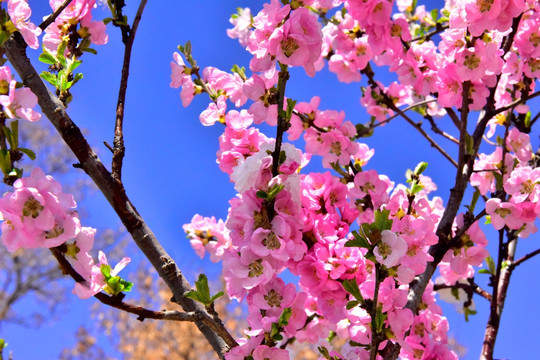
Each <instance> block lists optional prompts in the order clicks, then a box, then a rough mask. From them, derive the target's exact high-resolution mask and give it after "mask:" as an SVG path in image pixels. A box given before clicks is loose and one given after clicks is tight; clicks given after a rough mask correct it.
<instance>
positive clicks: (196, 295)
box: [184, 290, 204, 304]
mask: <svg viewBox="0 0 540 360" xmlns="http://www.w3.org/2000/svg"><path fill="white" fill-rule="evenodd" d="M184 296H185V297H187V298H190V299H193V300H195V301H198V302H200V303H203V304H204V300H203V299H201V297H200V295H199V293H198V292H197V291H195V290H191V291H188V292H187V293H185V294H184Z"/></svg>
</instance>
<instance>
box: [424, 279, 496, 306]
mask: <svg viewBox="0 0 540 360" xmlns="http://www.w3.org/2000/svg"><path fill="white" fill-rule="evenodd" d="M471 280H472V279H471ZM453 288H457V289H463V290H465V291H472V292H473V293H475V294H476V295H480V296H481V297H483V298H484V299H486V300H487V301H490V302H491V294H490V293H488V292H487V291H486V290H484V289H482V288H481V287H480V286H478V285H477V284H476V283H474V281H473V282H472V284H471V283H469V284H462V283H456V284H454V285H446V284H435V285H434V286H433V290H435V291H437V290H442V289H453Z"/></svg>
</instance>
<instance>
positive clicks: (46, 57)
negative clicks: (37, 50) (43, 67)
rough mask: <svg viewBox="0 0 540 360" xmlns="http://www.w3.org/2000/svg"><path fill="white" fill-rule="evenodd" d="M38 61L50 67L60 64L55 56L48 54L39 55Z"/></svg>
mask: <svg viewBox="0 0 540 360" xmlns="http://www.w3.org/2000/svg"><path fill="white" fill-rule="evenodd" d="M38 60H39V61H41V62H42V63H45V64H49V65H54V64H56V63H57V62H58V60H57V59H56V58H55V57H54V55H53V54H51V53H48V52H47V53H42V54H41V55H39V58H38Z"/></svg>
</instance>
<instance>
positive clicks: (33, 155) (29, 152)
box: [17, 148, 36, 160]
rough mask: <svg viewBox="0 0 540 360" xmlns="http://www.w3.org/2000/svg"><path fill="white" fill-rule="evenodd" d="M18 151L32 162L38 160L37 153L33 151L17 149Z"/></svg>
mask: <svg viewBox="0 0 540 360" xmlns="http://www.w3.org/2000/svg"><path fill="white" fill-rule="evenodd" d="M17 150H19V151H20V152H22V153H23V154H25V155H26V156H28V157H29V158H30V160H36V153H35V152H33V151H32V150H30V149H26V148H17Z"/></svg>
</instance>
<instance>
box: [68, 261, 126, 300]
mask: <svg viewBox="0 0 540 360" xmlns="http://www.w3.org/2000/svg"><path fill="white" fill-rule="evenodd" d="M98 259H99V266H98V265H93V266H92V271H91V274H90V276H89V277H87V278H86V279H85V280H86V281H85V282H78V283H76V284H75V288H74V289H73V293H74V294H75V295H77V296H78V297H79V298H81V299H88V298H89V297H92V296H94V295H96V294H97V293H98V292H100V291H102V290H103V289H105V288H106V286H107V284H106V283H105V277H104V276H103V273H102V272H101V269H102V267H103V266H109V262H108V261H107V256H105V253H103V251H100V252H99V255H98ZM130 262H131V259H130V258H128V257H124V258H123V259H122V260H120V262H119V263H118V264H116V266H115V267H114V269H112V270H111V276H112V277H114V276H117V275H118V273H119V272H120V270H122V269H123V268H125V267H126V265H127V264H129V263H130Z"/></svg>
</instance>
